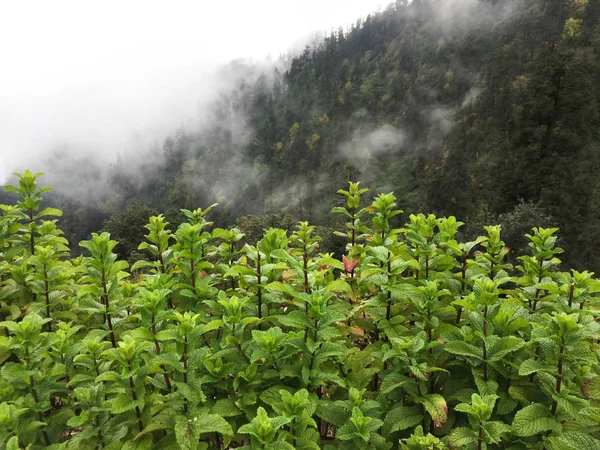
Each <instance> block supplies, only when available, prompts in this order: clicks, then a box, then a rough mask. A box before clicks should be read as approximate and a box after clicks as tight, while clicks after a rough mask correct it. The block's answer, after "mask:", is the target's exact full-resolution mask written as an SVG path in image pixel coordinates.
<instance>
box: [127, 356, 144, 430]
mask: <svg viewBox="0 0 600 450" xmlns="http://www.w3.org/2000/svg"><path fill="white" fill-rule="evenodd" d="M127 366H128V369H129V388H130V389H131V398H132V399H133V401H134V402H137V394H136V393H135V386H134V383H133V377H132V376H131V360H130V359H128V360H127ZM135 415H136V417H137V420H138V428H139V429H140V433H141V432H142V431H143V429H144V425H143V424H142V414H141V412H140V407H139V406H138V405H135Z"/></svg>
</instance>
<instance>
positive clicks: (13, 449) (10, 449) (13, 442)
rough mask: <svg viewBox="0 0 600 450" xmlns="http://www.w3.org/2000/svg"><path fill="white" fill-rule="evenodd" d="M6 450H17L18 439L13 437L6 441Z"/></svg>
mask: <svg viewBox="0 0 600 450" xmlns="http://www.w3.org/2000/svg"><path fill="white" fill-rule="evenodd" d="M6 450H19V438H18V437H17V436H13V437H11V438H10V439H9V440H8V442H7V443H6Z"/></svg>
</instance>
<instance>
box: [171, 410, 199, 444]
mask: <svg viewBox="0 0 600 450" xmlns="http://www.w3.org/2000/svg"><path fill="white" fill-rule="evenodd" d="M175 438H176V439H177V443H178V444H179V445H180V447H181V448H182V450H196V449H197V448H198V441H199V440H200V429H199V426H198V421H197V420H196V421H194V420H193V419H188V418H187V417H185V416H177V418H176V419H175Z"/></svg>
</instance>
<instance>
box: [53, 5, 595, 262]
mask: <svg viewBox="0 0 600 450" xmlns="http://www.w3.org/2000/svg"><path fill="white" fill-rule="evenodd" d="M599 15H600V2H598V1H597V0H588V1H586V0H572V1H566V0H507V1H502V2H499V1H495V0H471V1H458V0H413V1H412V2H408V1H405V0H402V1H401V0H399V1H397V2H396V3H395V4H392V5H391V6H390V7H389V8H387V9H386V10H384V11H381V12H378V13H374V14H372V15H370V16H368V17H366V18H365V19H361V20H358V21H357V22H356V23H355V24H354V25H353V26H352V27H351V28H350V29H348V30H342V29H340V30H336V31H332V32H331V33H330V34H329V35H327V36H326V37H325V38H324V39H323V40H322V41H321V42H319V43H318V44H316V45H315V46H312V47H306V48H305V50H304V51H303V52H301V53H300V54H299V55H297V56H296V57H294V58H287V59H286V58H282V60H281V61H279V62H278V64H277V65H276V66H277V67H276V68H265V67H264V66H258V65H257V66H254V65H252V64H248V63H243V62H234V63H232V64H230V66H229V67H227V68H225V69H224V72H223V73H224V74H228V76H231V77H233V78H232V79H234V80H235V82H234V83H232V84H233V85H234V88H232V89H229V90H226V91H223V92H222V94H221V96H220V98H219V100H218V101H217V102H215V103H214V104H213V107H212V108H211V110H210V112H208V113H206V114H205V116H206V118H205V120H204V121H203V122H201V124H199V125H198V127H197V128H196V129H190V128H189V127H188V128H186V129H180V130H178V131H177V130H174V132H173V134H172V135H171V136H170V137H169V138H168V139H166V141H165V142H164V143H162V145H161V146H159V147H156V148H153V149H150V150H148V151H147V152H146V153H145V154H141V155H140V154H138V153H136V154H126V153H124V154H123V155H122V157H121V158H120V159H119V160H117V161H116V162H115V163H114V164H111V165H110V166H107V164H106V163H104V162H92V161H90V160H89V159H85V160H81V161H79V162H77V161H72V160H68V161H64V163H62V162H61V160H60V158H55V160H54V161H52V164H48V166H47V167H44V170H45V171H46V172H47V173H48V175H49V179H48V181H47V182H48V184H51V185H54V186H56V187H57V192H56V193H55V194H54V196H53V197H51V198H50V201H51V203H54V204H57V205H59V206H60V207H61V208H62V209H63V210H64V211H65V216H64V217H63V219H62V224H63V228H64V229H65V232H66V233H67V236H68V237H69V239H70V240H72V241H74V242H77V241H79V240H81V239H84V238H87V235H88V234H89V233H90V232H91V231H93V230H97V229H98V228H99V227H100V226H101V225H102V223H103V221H104V220H106V219H109V218H110V217H111V216H113V215H115V214H120V216H118V217H123V211H125V210H126V208H127V205H131V204H138V205H139V202H142V203H144V204H145V205H147V207H148V208H149V209H152V210H157V211H162V212H165V211H168V210H172V211H176V210H178V209H179V208H187V209H194V208H197V207H200V206H201V207H205V206H207V205H210V204H212V203H215V202H218V203H219V207H218V208H217V209H215V210H214V216H213V217H214V220H215V223H216V224H217V225H218V226H227V225H231V224H234V223H235V221H236V219H238V218H241V217H243V216H246V215H250V214H251V215H255V216H262V215H265V214H276V213H282V211H285V213H286V214H289V215H291V216H293V217H295V218H299V219H305V220H310V221H311V222H312V223H315V224H318V225H320V226H322V227H324V229H327V228H328V227H330V228H331V229H333V228H336V227H337V226H338V225H339V224H338V223H336V222H335V221H336V220H337V219H336V218H332V217H330V215H328V214H326V213H327V212H328V211H329V210H330V209H331V207H332V206H334V205H336V204H337V203H336V202H339V199H336V198H335V195H334V193H335V191H336V189H337V188H338V187H339V186H343V185H344V183H345V182H346V180H348V179H352V180H355V181H356V180H361V181H362V183H363V185H366V186H368V187H370V188H371V190H372V192H390V191H393V192H394V193H395V195H396V196H397V198H398V204H399V205H401V206H402V208H403V209H404V210H405V211H406V212H407V213H416V212H422V211H431V212H434V213H436V214H440V215H450V214H452V215H456V216H457V217H458V218H459V219H461V220H463V221H465V222H467V223H469V229H468V230H466V231H465V232H467V233H472V234H473V235H476V234H479V233H480V231H481V230H480V228H479V226H480V225H483V224H488V223H499V224H502V225H503V226H504V228H505V230H507V231H509V234H510V236H514V239H513V238H511V237H510V236H507V237H506V241H507V244H508V245H510V246H511V247H514V248H522V247H523V246H525V245H526V241H525V239H524V238H523V237H522V236H523V234H524V233H525V232H527V231H528V230H529V227H531V226H532V225H541V226H554V225H556V226H558V227H560V239H561V241H560V242H561V246H562V247H563V248H565V250H566V253H565V255H563V258H562V259H563V261H565V262H566V263H567V264H568V265H570V266H573V267H575V268H584V267H585V268H588V269H592V270H596V271H597V270H598V269H599V268H600V255H599V254H598V251H597V250H596V248H595V247H594V246H590V245H589V244H588V243H589V242H595V241H596V240H597V239H598V238H600V225H598V224H599V223H600V221H599V220H598V219H600V217H599V214H600V212H599V211H600V209H599V208H598V206H599V205H598V202H599V200H600V185H599V181H598V177H597V175H596V174H597V173H598V170H597V169H598V167H599V165H600V156H599V154H598V151H597V150H598V146H599V144H600V136H599V130H600V128H599V125H600V115H599V111H598V105H599V100H600V88H599V87H598V80H600V58H599V54H598V53H599V51H600V23H599ZM61 168H63V169H64V171H68V174H69V177H65V176H64V171H61ZM53 173H54V174H55V175H52V174H53ZM52 176H56V179H52ZM67 178H68V179H70V180H74V181H71V183H72V185H73V186H71V187H67V188H66V189H63V186H66V185H62V180H63V179H67ZM92 181H93V182H92ZM95 186H102V189H99V188H96V187H95ZM99 192H101V195H100V194H98V193H99ZM97 194H98V195H97ZM132 202H133V203H132ZM136 202H138V203H136ZM125 216H126V214H125ZM272 217H274V216H271V218H272ZM115 220H116V219H115V218H114V217H113V219H111V221H109V222H108V223H112V224H113V225H114V223H115ZM256 220H257V219H254V221H252V220H251V221H247V222H248V223H250V222H251V223H253V224H254V225H253V226H254V227H256ZM242 223H243V221H242ZM274 225H276V224H274ZM266 226H270V225H269V224H268V223H267V221H265V227H266ZM282 226H283V227H285V225H282Z"/></svg>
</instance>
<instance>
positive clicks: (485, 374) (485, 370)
mask: <svg viewBox="0 0 600 450" xmlns="http://www.w3.org/2000/svg"><path fill="white" fill-rule="evenodd" d="M487 320H488V307H487V305H485V307H484V309H483V381H485V382H487V380H488V367H487V342H486V340H487Z"/></svg>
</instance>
